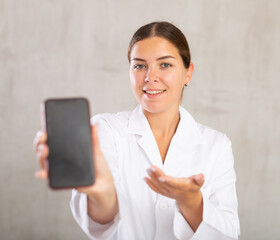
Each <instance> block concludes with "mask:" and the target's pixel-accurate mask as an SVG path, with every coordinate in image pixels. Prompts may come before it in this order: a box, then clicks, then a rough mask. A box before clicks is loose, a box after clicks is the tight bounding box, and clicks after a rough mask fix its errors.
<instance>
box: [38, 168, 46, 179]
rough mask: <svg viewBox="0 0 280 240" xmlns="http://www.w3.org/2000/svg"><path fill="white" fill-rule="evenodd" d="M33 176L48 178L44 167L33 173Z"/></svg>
mask: <svg viewBox="0 0 280 240" xmlns="http://www.w3.org/2000/svg"><path fill="white" fill-rule="evenodd" d="M35 177H36V178H39V179H48V171H47V170H45V169H42V170H40V171H37V172H36V173H35Z"/></svg>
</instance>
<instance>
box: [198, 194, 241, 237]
mask: <svg viewBox="0 0 280 240" xmlns="http://www.w3.org/2000/svg"><path fill="white" fill-rule="evenodd" d="M201 193H202V197H203V221H202V223H203V224H200V226H199V228H198V229H197V231H196V233H199V232H200V230H201V229H204V231H205V230H206V228H208V229H209V233H210V232H212V233H213V232H214V231H215V232H216V233H220V235H221V236H222V235H223V236H224V237H225V238H222V239H237V238H238V235H239V232H237V231H236V227H234V225H235V223H234V219H232V224H229V219H225V217H224V215H223V214H221V212H220V210H219V209H218V208H217V207H215V206H214V204H213V203H212V202H211V201H210V200H209V198H208V196H207V193H206V192H205V191H203V189H202V190H201ZM205 232H208V230H206V231H205ZM226 236H228V237H226Z"/></svg>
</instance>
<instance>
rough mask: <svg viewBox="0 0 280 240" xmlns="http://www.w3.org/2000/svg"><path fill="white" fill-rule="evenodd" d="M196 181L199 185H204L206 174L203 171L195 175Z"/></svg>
mask: <svg viewBox="0 0 280 240" xmlns="http://www.w3.org/2000/svg"><path fill="white" fill-rule="evenodd" d="M194 181H195V183H196V184H197V185H198V186H200V187H202V185H203V183H204V175H203V174H202V173H200V174H197V175H195V176H194Z"/></svg>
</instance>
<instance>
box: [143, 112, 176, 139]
mask: <svg viewBox="0 0 280 240" xmlns="http://www.w3.org/2000/svg"><path fill="white" fill-rule="evenodd" d="M143 112H144V114H145V116H146V118H147V120H148V122H149V124H150V127H151V130H152V132H153V134H154V136H155V137H160V138H168V137H172V136H173V135H174V134H175V132H176V129H177V126H178V124H179V121H180V114H179V107H176V108H172V109H169V110H167V111H164V112H159V113H151V112H148V111H146V110H143Z"/></svg>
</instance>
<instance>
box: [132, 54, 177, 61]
mask: <svg viewBox="0 0 280 240" xmlns="http://www.w3.org/2000/svg"><path fill="white" fill-rule="evenodd" d="M166 58H173V59H176V58H175V57H173V56H170V55H166V56H162V57H159V58H157V59H156V60H157V61H159V60H163V59H166ZM132 61H141V62H146V60H145V59H142V58H132Z"/></svg>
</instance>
